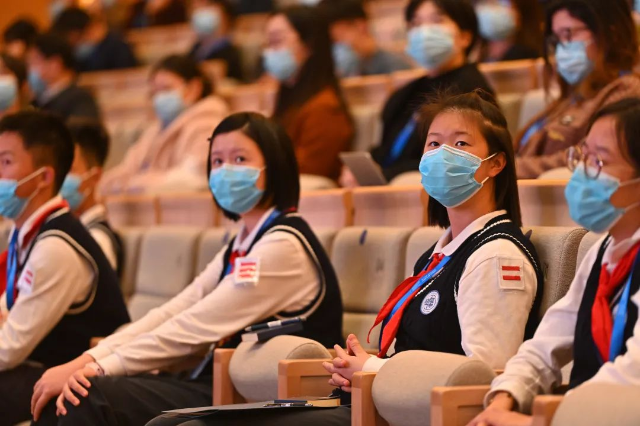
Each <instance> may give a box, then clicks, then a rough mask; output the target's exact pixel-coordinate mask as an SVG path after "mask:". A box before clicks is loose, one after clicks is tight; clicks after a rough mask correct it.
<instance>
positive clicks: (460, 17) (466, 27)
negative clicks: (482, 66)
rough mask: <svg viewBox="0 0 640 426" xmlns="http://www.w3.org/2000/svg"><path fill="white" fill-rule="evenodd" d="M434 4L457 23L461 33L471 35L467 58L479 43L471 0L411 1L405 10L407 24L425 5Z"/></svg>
mask: <svg viewBox="0 0 640 426" xmlns="http://www.w3.org/2000/svg"><path fill="white" fill-rule="evenodd" d="M428 2H432V3H433V4H435V5H436V7H437V8H438V9H440V10H441V11H442V12H444V14H445V15H447V16H448V17H449V18H451V20H452V21H453V22H455V23H456V25H457V26H458V28H460V30H461V31H466V32H469V33H470V34H471V36H472V37H471V43H470V44H469V47H467V49H466V51H465V52H466V54H467V56H468V55H469V53H471V51H472V50H473V48H474V47H475V45H476V43H477V42H478V38H479V35H478V18H477V17H476V11H475V9H474V8H473V4H471V1H469V0H411V1H410V2H409V4H408V5H407V8H406V9H405V10H404V19H405V21H407V23H411V21H413V18H414V16H415V14H416V12H417V10H418V9H419V8H420V6H422V5H423V4H424V3H428Z"/></svg>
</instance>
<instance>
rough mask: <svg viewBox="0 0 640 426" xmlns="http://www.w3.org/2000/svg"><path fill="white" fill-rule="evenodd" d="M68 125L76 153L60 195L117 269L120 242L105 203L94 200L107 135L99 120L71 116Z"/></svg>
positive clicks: (105, 152) (107, 150)
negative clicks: (108, 216)
mask: <svg viewBox="0 0 640 426" xmlns="http://www.w3.org/2000/svg"><path fill="white" fill-rule="evenodd" d="M67 125H68V127H69V130H70V131H71V136H72V137H73V142H74V143H75V155H74V156H73V164H72V165H71V170H69V174H68V175H67V177H66V178H65V180H64V183H63V184H62V189H61V190H60V195H62V197H63V198H64V199H65V200H66V201H67V203H69V207H70V208H71V211H72V212H73V214H74V215H75V216H76V217H77V218H78V219H80V222H82V224H83V225H84V226H85V227H86V228H87V229H88V230H89V233H90V234H91V236H92V237H93V239H94V240H96V242H97V243H98V245H99V246H100V248H101V249H102V251H103V252H104V254H105V256H106V257H107V260H108V261H109V264H111V267H112V268H113V269H114V270H116V271H120V268H121V267H122V262H123V250H122V241H121V239H120V237H119V236H118V234H116V233H115V231H114V230H113V229H112V228H111V226H110V225H109V222H108V221H107V210H106V209H105V207H104V205H102V204H101V203H99V202H98V201H97V199H96V189H97V187H98V184H99V183H100V178H101V177H102V170H103V169H104V164H105V162H106V161H107V156H108V155H109V134H108V133H107V129H105V128H104V126H103V125H102V124H101V123H100V122H99V121H97V120H93V119H90V118H72V119H71V120H69V122H68V123H67Z"/></svg>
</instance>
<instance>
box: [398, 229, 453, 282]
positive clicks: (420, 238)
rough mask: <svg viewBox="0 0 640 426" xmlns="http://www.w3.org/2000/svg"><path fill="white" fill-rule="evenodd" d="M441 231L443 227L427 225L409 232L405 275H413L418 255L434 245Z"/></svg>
mask: <svg viewBox="0 0 640 426" xmlns="http://www.w3.org/2000/svg"><path fill="white" fill-rule="evenodd" d="M443 233H444V229H442V228H437V227H433V226H429V227H424V228H420V229H418V230H416V231H415V232H414V233H413V234H411V237H409V241H408V242H407V256H406V259H405V266H404V275H405V277H410V276H412V275H413V267H414V266H415V264H416V262H417V261H418V259H419V258H420V256H422V255H423V254H424V253H425V252H426V251H427V250H429V249H430V248H431V247H432V246H433V245H435V244H436V243H437V242H438V240H439V239H440V237H441V236H442V234H443Z"/></svg>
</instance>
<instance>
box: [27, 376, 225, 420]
mask: <svg viewBox="0 0 640 426" xmlns="http://www.w3.org/2000/svg"><path fill="white" fill-rule="evenodd" d="M90 381H91V388H89V396H87V397H86V398H84V397H82V396H78V394H76V396H78V399H79V400H80V405H79V406H77V407H74V406H73V405H72V404H70V403H69V402H68V401H67V402H65V408H66V409H67V415H66V416H60V417H56V407H55V401H52V402H51V403H49V404H48V405H47V407H46V408H45V410H44V412H43V414H42V416H41V418H40V420H39V421H38V422H33V423H32V425H37V426H40V425H45V426H53V425H58V426H87V425H91V426H142V425H144V424H146V423H147V422H148V421H150V420H151V419H153V418H154V417H156V416H158V415H160V414H161V413H162V412H163V411H165V410H175V409H178V408H185V407H202V406H208V405H211V403H212V379H211V377H208V378H206V377H205V378H202V379H198V380H197V381H190V380H189V381H188V380H182V379H179V378H177V377H174V376H152V375H144V376H136V377H93V378H91V379H90Z"/></svg>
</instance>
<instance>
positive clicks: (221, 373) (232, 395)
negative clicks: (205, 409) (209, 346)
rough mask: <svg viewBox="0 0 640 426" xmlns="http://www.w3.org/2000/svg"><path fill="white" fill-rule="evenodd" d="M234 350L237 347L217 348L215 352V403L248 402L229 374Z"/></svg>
mask: <svg viewBox="0 0 640 426" xmlns="http://www.w3.org/2000/svg"><path fill="white" fill-rule="evenodd" d="M234 352H235V349H216V350H215V351H214V352H213V405H228V404H239V403H242V402H246V401H245V399H244V398H243V397H242V395H240V394H239V393H238V391H237V390H236V388H235V386H233V382H232V381H231V376H230V375H229V364H230V363H231V357H232V356H233V353H234Z"/></svg>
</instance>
